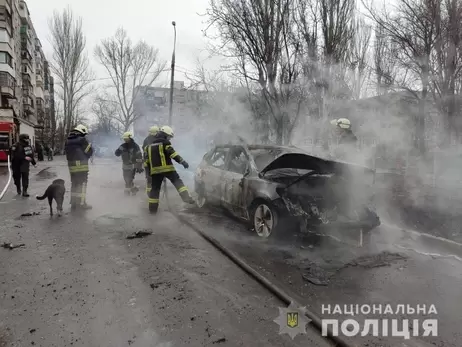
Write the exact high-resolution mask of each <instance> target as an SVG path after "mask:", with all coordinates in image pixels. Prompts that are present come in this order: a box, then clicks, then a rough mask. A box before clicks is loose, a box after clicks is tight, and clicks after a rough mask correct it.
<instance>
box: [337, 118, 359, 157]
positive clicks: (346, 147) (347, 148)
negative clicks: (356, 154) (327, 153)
mask: <svg viewBox="0 0 462 347" xmlns="http://www.w3.org/2000/svg"><path fill="white" fill-rule="evenodd" d="M330 124H332V125H333V126H334V137H335V140H334V153H332V156H333V157H335V158H337V159H346V157H347V156H348V155H350V154H351V153H350V152H352V151H353V150H355V148H356V143H357V141H358V139H357V137H356V136H355V134H354V133H353V131H352V130H351V122H350V120H349V119H347V118H339V119H334V120H332V121H331V122H330Z"/></svg>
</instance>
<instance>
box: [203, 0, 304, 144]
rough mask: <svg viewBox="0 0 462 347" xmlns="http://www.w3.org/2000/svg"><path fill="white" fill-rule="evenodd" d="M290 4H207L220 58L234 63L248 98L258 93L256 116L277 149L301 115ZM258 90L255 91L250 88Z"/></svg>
mask: <svg viewBox="0 0 462 347" xmlns="http://www.w3.org/2000/svg"><path fill="white" fill-rule="evenodd" d="M294 5H295V1H293V0H275V1H271V2H261V1H258V0H221V1H218V0H210V3H209V9H208V11H207V14H208V17H209V26H215V27H216V28H217V29H218V32H219V36H220V39H221V41H222V43H223V45H221V46H220V47H219V49H218V50H219V51H220V53H221V54H224V55H228V56H231V57H233V58H234V59H235V61H236V65H235V68H236V71H237V73H238V74H239V75H240V76H241V77H243V78H244V80H245V83H246V86H247V87H248V89H249V92H251V93H253V92H255V91H257V90H258V93H259V94H260V98H259V99H261V100H263V101H264V103H260V105H261V106H264V107H265V109H264V110H263V112H259V114H258V115H259V116H262V117H263V116H264V117H265V118H264V119H262V121H263V122H264V123H266V125H267V128H268V130H269V131H270V134H268V135H271V136H272V137H274V139H275V141H276V142H277V143H280V144H282V143H288V142H289V140H290V136H291V133H292V131H293V129H294V126H295V125H296V124H297V121H298V117H299V115H300V113H301V112H300V110H301V107H300V106H301V102H300V100H301V94H302V92H301V91H302V89H301V88H298V86H297V81H298V78H299V73H300V62H299V58H300V55H299V52H300V50H301V45H300V43H299V42H298V41H297V40H294V36H293V31H292V29H293V26H294V24H295V23H294V13H295V8H294ZM257 86H258V88H256V87H257Z"/></svg>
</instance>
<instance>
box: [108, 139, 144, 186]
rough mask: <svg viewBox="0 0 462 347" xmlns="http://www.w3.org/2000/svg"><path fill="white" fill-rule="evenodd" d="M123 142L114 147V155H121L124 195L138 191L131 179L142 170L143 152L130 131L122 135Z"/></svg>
mask: <svg viewBox="0 0 462 347" xmlns="http://www.w3.org/2000/svg"><path fill="white" fill-rule="evenodd" d="M122 139H123V140H124V143H123V144H121V145H120V146H119V148H117V149H116V151H115V155H116V156H117V157H122V172H123V177H124V181H125V195H130V194H133V195H135V194H136V193H137V192H138V190H139V189H138V187H136V186H135V184H134V183H133V180H134V179H135V174H136V173H141V172H143V167H142V166H143V153H142V152H141V149H140V146H139V145H138V144H137V143H136V142H135V140H134V139H133V134H132V133H131V132H126V133H124V134H123V135H122Z"/></svg>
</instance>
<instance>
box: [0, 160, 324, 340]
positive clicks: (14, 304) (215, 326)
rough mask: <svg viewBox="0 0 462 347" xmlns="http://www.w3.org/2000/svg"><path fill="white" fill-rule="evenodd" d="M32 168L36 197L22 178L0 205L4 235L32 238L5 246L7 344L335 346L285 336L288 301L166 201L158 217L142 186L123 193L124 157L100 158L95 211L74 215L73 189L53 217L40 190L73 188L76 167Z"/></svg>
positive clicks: (0, 238) (2, 274) (0, 311)
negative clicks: (282, 317)
mask: <svg viewBox="0 0 462 347" xmlns="http://www.w3.org/2000/svg"><path fill="white" fill-rule="evenodd" d="M46 166H52V167H51V168H50V169H47V170H43V169H44V168H45V167H46ZM32 170H33V171H32V172H31V184H30V195H31V197H30V198H23V197H18V196H16V195H15V187H14V186H13V185H12V186H10V189H9V191H8V193H7V194H6V196H5V198H4V199H3V201H2V202H1V204H0V209H1V210H0V213H1V218H2V223H1V225H0V243H2V244H3V243H4V242H6V243H8V244H24V246H23V247H19V248H15V249H8V248H0V262H1V264H2V267H1V268H0V294H1V297H0V346H2V347H3V346H28V345H35V346H44V347H50V346H57V347H58V346H59V347H62V346H98V347H106V346H107V347H114V346H121V347H122V346H124V347H125V346H135V347H148V346H149V347H151V346H175V347H176V346H208V345H220V346H251V345H252V346H328V344H327V342H325V340H324V339H322V338H321V337H320V336H319V333H318V332H314V331H313V330H312V328H310V327H308V333H307V334H306V335H299V336H297V337H296V338H295V340H293V341H292V340H291V338H290V337H289V336H288V335H279V334H278V332H279V327H278V326H277V325H276V323H274V322H273V320H274V319H275V318H276V317H277V316H278V314H279V311H278V307H281V306H283V305H282V304H281V302H279V301H278V300H276V299H275V298H274V297H273V296H272V295H271V294H269V293H268V292H267V291H265V290H264V289H263V288H262V287H261V286H260V285H259V284H257V283H256V282H255V281H254V280H252V279H251V278H250V277H248V276H247V275H246V274H245V273H243V272H242V270H240V269H239V268H237V267H236V266H235V265H234V264H233V263H231V261H229V260H228V259H226V258H224V257H223V256H222V255H221V254H220V253H219V252H218V251H216V250H215V249H214V248H213V247H212V246H210V245H209V244H208V243H206V242H205V241H204V240H203V239H202V238H200V237H199V236H198V235H197V234H196V233H195V232H193V231H192V230H191V229H190V228H188V227H186V226H184V225H182V224H181V223H180V222H179V221H178V220H177V219H176V218H174V217H173V215H171V214H170V213H169V212H167V211H165V206H164V208H163V209H162V211H161V213H160V214H159V215H158V216H156V217H153V216H150V215H149V214H148V213H147V206H146V197H145V195H144V194H142V193H141V192H140V194H139V195H138V196H135V197H125V196H124V194H123V180H122V174H121V169H120V163H114V162H112V161H111V160H98V161H97V160H95V164H94V165H92V166H91V173H90V181H89V187H88V195H89V196H88V200H89V202H90V203H91V204H92V205H93V206H94V209H93V210H91V211H87V212H85V214H70V213H69V205H68V199H69V192H67V193H66V194H67V196H66V198H67V199H66V203H65V206H64V207H65V210H64V212H65V214H64V216H63V217H58V216H54V217H52V218H50V216H49V215H48V205H47V203H46V201H37V200H36V199H35V198H34V196H35V195H36V194H43V192H44V191H45V189H46V187H47V186H48V184H50V183H51V181H52V180H53V179H54V178H63V179H64V180H65V181H66V187H67V189H69V186H70V182H69V176H68V173H67V168H66V164H65V162H64V161H63V160H62V159H61V160H60V158H59V157H56V160H55V161H54V162H52V163H48V162H40V163H39V167H38V168H37V169H32ZM41 170H43V171H41ZM39 172H40V174H38V173H39ZM143 177H144V175H138V176H137V181H138V182H139V183H140V184H142V183H143V181H142V180H143ZM140 230H141V231H150V232H152V235H148V236H146V237H144V238H135V239H127V238H126V237H127V236H128V235H131V234H132V233H134V232H137V231H140Z"/></svg>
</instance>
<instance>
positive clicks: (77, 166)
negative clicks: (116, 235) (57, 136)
mask: <svg viewBox="0 0 462 347" xmlns="http://www.w3.org/2000/svg"><path fill="white" fill-rule="evenodd" d="M65 151H66V159H67V165H68V167H69V173H70V176H71V208H72V209H76V208H83V209H88V208H91V206H90V205H88V204H87V201H86V198H87V182H88V171H89V167H88V160H89V159H90V157H91V156H92V155H93V148H92V146H91V144H90V143H89V142H88V141H87V139H86V138H85V135H83V134H82V133H80V132H78V131H76V130H73V131H71V133H70V134H69V136H68V138H67V141H66V146H65Z"/></svg>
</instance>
